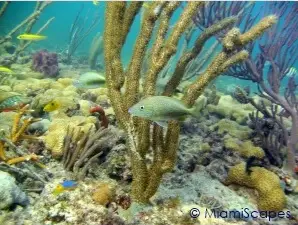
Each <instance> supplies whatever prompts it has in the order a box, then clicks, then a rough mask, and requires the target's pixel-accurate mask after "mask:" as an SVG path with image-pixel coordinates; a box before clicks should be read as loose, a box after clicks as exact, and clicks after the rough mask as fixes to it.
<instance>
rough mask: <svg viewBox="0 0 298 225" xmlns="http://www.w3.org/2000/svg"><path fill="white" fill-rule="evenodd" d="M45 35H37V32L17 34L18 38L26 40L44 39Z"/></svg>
mask: <svg viewBox="0 0 298 225" xmlns="http://www.w3.org/2000/svg"><path fill="white" fill-rule="evenodd" d="M46 38H47V36H44V35H39V34H21V35H19V36H17V39H19V40H26V41H40V40H44V39H46Z"/></svg>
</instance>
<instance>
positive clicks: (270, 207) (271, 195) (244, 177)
mask: <svg viewBox="0 0 298 225" xmlns="http://www.w3.org/2000/svg"><path fill="white" fill-rule="evenodd" d="M251 170H252V172H251V174H250V175H248V173H246V165H245V163H240V164H237V165H236V166H234V167H232V168H231V169H230V171H229V174H228V177H227V180H226V182H225V183H226V184H232V183H234V184H239V185H243V186H246V187H250V188H254V189H256V190H257V191H258V195H259V198H258V208H259V210H264V211H280V210H282V209H284V208H285V206H286V196H285V193H284V192H283V190H282V188H281V185H280V180H279V177H278V176H277V175H276V174H275V173H273V172H271V171H269V170H267V169H265V168H262V167H252V168H251Z"/></svg>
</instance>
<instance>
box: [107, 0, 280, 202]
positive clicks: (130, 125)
mask: <svg viewBox="0 0 298 225" xmlns="http://www.w3.org/2000/svg"><path fill="white" fill-rule="evenodd" d="M142 4H143V3H142V2H130V3H127V2H109V3H107V7H106V19H105V33H104V54H105V64H106V80H107V87H108V91H109V93H108V94H109V98H110V100H111V104H112V106H113V108H114V111H115V116H116V118H117V120H118V122H119V124H120V125H121V126H122V127H123V128H124V129H125V131H126V133H127V137H128V138H127V142H128V149H129V154H130V158H131V165H132V173H133V182H132V197H133V199H134V200H135V201H137V202H142V203H148V201H149V199H150V198H151V197H152V196H153V195H154V194H155V192H156V191H157V188H158V186H159V184H160V182H161V179H162V176H163V174H164V173H166V172H169V171H171V170H172V169H173V167H174V166H175V162H176V157H177V148H178V140H179V130H180V127H179V124H178V122H175V121H172V122H170V123H169V126H168V129H167V131H166V134H164V131H163V130H162V128H161V127H159V126H158V125H156V124H154V126H153V129H150V121H147V120H144V119H140V118H131V117H130V114H129V113H128V109H129V108H130V107H131V106H132V105H134V104H135V103H137V101H138V97H139V94H140V89H139V86H140V80H141V79H140V78H141V71H142V63H143V61H144V60H145V56H146V49H147V47H148V44H149V42H150V40H151V38H152V35H153V33H155V32H154V28H155V27H156V26H157V25H156V24H158V26H157V30H156V38H155V41H153V44H152V49H151V55H150V57H149V64H148V65H149V67H150V68H148V70H147V72H146V74H145V76H144V77H145V81H144V82H143V90H144V91H143V95H144V96H145V97H147V96H152V95H155V93H156V83H157V79H158V74H159V72H161V70H162V69H163V68H164V67H165V66H166V64H167V63H168V61H169V60H170V58H171V56H173V55H174V54H175V53H176V51H177V45H178V41H179V39H180V37H181V36H182V34H183V33H184V32H185V31H186V29H187V28H188V25H189V24H190V23H191V19H192V17H193V16H194V14H195V13H196V11H197V9H198V7H201V6H202V5H203V4H204V3H203V2H188V4H187V5H186V6H185V7H184V10H183V12H182V13H181V15H180V18H179V21H178V22H177V23H176V24H175V25H174V26H173V28H172V30H171V32H169V35H167V33H168V31H169V27H170V26H169V25H170V19H171V16H172V15H173V13H174V11H175V10H176V9H177V8H178V7H179V5H180V3H179V2H154V3H152V4H150V6H149V7H148V8H147V9H146V10H145V15H144V18H143V20H142V24H141V30H140V33H139V35H138V37H137V39H136V44H135V47H134V50H133V55H132V59H131V61H130V63H129V66H128V68H127V70H126V71H125V70H124V69H123V65H122V61H121V50H122V48H123V45H124V43H125V40H126V38H127V35H128V32H129V30H130V27H131V25H132V23H133V21H134V18H135V16H136V15H137V14H138V12H139V11H140V9H141V7H142ZM236 20H237V18H235V17H231V18H227V19H224V20H222V21H219V22H217V23H216V24H214V25H213V26H211V27H210V29H207V30H206V32H205V33H202V34H201V35H200V36H199V37H198V39H197V40H196V43H195V46H194V47H193V49H192V50H190V52H186V53H185V54H184V55H182V57H181V58H180V60H179V62H178V64H177V67H176V72H174V75H173V77H172V79H170V82H169V83H167V87H166V92H165V93H163V94H164V95H167V96H172V95H173V94H174V93H173V92H174V91H173V90H175V89H176V88H177V86H178V85H179V83H180V82H181V79H182V74H183V73H184V72H185V69H186V66H187V64H188V62H190V61H191V60H192V59H194V58H195V57H196V56H197V55H198V54H199V53H200V52H201V49H202V46H204V44H205V43H206V41H207V40H208V39H209V38H210V37H212V36H213V35H214V34H216V33H217V32H219V31H221V30H224V29H226V28H228V27H229V26H231V25H233V24H234V23H235V21H236ZM157 21H158V22H157ZM275 22H276V18H275V17H273V16H269V17H266V18H264V19H263V20H261V22H260V23H259V24H256V25H255V26H254V27H253V28H251V29H250V30H248V31H247V32H246V33H244V34H241V33H239V32H236V33H235V34H234V35H230V34H231V32H232V31H234V29H232V30H231V32H229V35H227V36H226V37H225V39H224V41H223V50H222V51H221V52H220V53H218V54H217V56H215V57H214V59H213V60H212V62H211V63H210V65H209V66H208V67H207V69H206V70H205V72H204V73H202V74H201V75H200V76H199V77H198V78H197V80H195V81H194V82H193V83H192V84H191V85H190V86H189V87H188V88H187V90H186V93H185V94H184V96H183V98H182V100H183V101H184V103H185V104H186V105H187V106H188V107H192V106H193V105H194V103H195V101H196V100H197V98H198V97H199V96H200V95H201V94H202V93H203V91H204V89H205V88H206V87H207V86H208V84H209V83H210V82H211V81H212V80H214V79H215V78H216V77H217V76H219V75H220V74H222V73H223V72H224V71H226V70H227V69H228V68H229V67H230V66H231V65H233V64H236V63H239V62H241V61H243V60H245V59H247V58H248V52H247V51H245V50H241V49H242V48H243V47H244V46H245V45H246V44H248V43H249V42H251V41H253V40H255V39H256V38H258V37H259V36H260V35H261V34H262V33H263V32H264V31H265V30H266V29H268V28H270V27H271V26H272V25H273V24H274V23H275ZM155 25H156V26H155ZM122 87H123V88H124V89H125V90H124V91H121V90H122ZM150 149H152V151H153V161H152V163H151V164H150V165H148V164H147V161H146V154H147V153H148V152H149V150H150Z"/></svg>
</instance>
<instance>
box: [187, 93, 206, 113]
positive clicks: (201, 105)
mask: <svg viewBox="0 0 298 225" xmlns="http://www.w3.org/2000/svg"><path fill="white" fill-rule="evenodd" d="M206 105H207V98H206V97H202V98H200V99H198V100H197V101H196V103H195V105H194V107H193V108H191V112H190V113H191V115H192V116H193V117H195V118H200V117H201V112H202V110H203V109H204V108H205V106H206Z"/></svg>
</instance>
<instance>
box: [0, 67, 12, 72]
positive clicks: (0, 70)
mask: <svg viewBox="0 0 298 225" xmlns="http://www.w3.org/2000/svg"><path fill="white" fill-rule="evenodd" d="M0 72H4V73H12V70H11V69H8V68H7V67H4V66H0Z"/></svg>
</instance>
